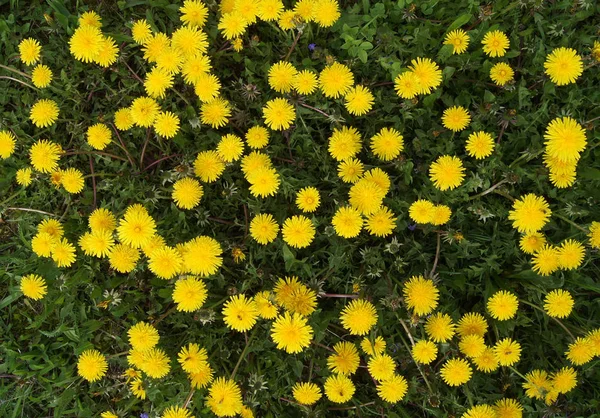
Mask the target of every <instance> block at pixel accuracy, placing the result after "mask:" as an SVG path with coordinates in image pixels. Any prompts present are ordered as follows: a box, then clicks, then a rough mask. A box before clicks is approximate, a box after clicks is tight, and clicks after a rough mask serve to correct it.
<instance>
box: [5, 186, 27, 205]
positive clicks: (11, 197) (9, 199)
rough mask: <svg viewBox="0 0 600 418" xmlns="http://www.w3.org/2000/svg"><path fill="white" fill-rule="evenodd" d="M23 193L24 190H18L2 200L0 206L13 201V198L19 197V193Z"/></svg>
mask: <svg viewBox="0 0 600 418" xmlns="http://www.w3.org/2000/svg"><path fill="white" fill-rule="evenodd" d="M24 191H25V189H24V188H22V189H21V190H19V191H18V192H17V193H15V194H12V195H10V196H8V197H7V198H6V199H4V200H3V201H2V202H0V205H3V204H5V203H7V202H9V201H11V200H13V199H14V198H15V197H17V196H19V195H20V194H21V193H23V192H24Z"/></svg>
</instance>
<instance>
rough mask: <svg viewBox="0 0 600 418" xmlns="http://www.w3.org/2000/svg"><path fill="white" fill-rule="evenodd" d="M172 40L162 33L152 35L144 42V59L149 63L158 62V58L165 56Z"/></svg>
mask: <svg viewBox="0 0 600 418" xmlns="http://www.w3.org/2000/svg"><path fill="white" fill-rule="evenodd" d="M170 45H171V40H170V39H169V37H168V36H167V35H165V34H164V33H162V32H159V33H156V34H154V35H151V36H150V37H149V38H148V39H146V41H145V42H144V47H143V48H142V51H143V52H144V59H145V60H146V61H148V62H151V63H152V62H156V61H157V59H158V57H160V56H161V55H163V54H164V53H165V51H167V50H168V49H169V46H170Z"/></svg>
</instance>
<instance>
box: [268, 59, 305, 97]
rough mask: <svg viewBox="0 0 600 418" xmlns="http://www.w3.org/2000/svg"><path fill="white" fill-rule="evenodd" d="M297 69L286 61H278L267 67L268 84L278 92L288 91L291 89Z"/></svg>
mask: <svg viewBox="0 0 600 418" xmlns="http://www.w3.org/2000/svg"><path fill="white" fill-rule="evenodd" d="M297 73H298V70H296V68H294V66H293V65H292V64H290V63H289V62H287V61H279V62H277V63H275V64H273V65H271V68H270V69H269V78H268V80H269V86H271V88H272V89H273V90H275V91H277V92H279V93H288V92H290V91H291V90H292V85H293V82H294V77H296V74H297Z"/></svg>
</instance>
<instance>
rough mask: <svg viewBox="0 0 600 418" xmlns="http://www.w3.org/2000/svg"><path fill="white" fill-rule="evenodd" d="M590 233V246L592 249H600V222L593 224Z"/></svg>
mask: <svg viewBox="0 0 600 418" xmlns="http://www.w3.org/2000/svg"><path fill="white" fill-rule="evenodd" d="M589 231H590V232H589V234H588V238H589V239H590V245H591V246H592V248H600V222H592V224H591V225H590V228H589Z"/></svg>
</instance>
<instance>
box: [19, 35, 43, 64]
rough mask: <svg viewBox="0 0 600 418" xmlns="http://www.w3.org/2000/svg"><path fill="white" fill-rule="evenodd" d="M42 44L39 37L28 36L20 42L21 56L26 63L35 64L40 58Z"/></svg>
mask: <svg viewBox="0 0 600 418" xmlns="http://www.w3.org/2000/svg"><path fill="white" fill-rule="evenodd" d="M41 52H42V46H41V45H40V43H39V42H38V41H37V39H33V38H26V39H23V40H22V41H21V42H20V43H19V56H20V58H21V62H23V63H24V64H25V65H32V64H35V63H36V62H38V61H39V60H40V56H41Z"/></svg>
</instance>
